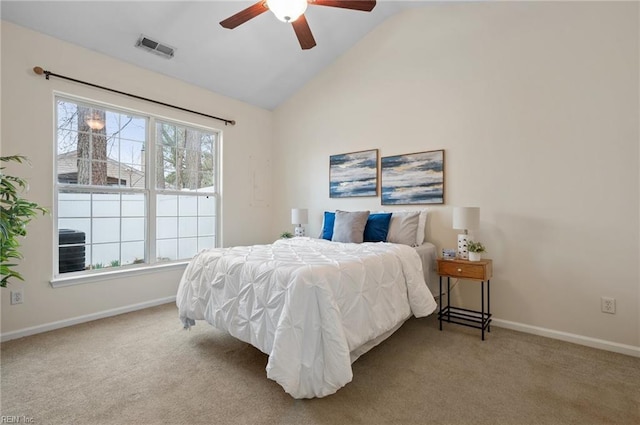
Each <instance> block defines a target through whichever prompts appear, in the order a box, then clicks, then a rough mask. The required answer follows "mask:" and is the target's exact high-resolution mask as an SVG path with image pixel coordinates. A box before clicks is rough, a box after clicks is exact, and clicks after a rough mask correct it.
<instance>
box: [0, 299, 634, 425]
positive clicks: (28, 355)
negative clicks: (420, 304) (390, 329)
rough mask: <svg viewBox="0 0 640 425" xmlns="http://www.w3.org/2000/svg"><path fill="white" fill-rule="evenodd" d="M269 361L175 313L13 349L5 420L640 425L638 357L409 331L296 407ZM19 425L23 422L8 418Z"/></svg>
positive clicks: (6, 365) (526, 338)
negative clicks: (270, 374)
mask: <svg viewBox="0 0 640 425" xmlns="http://www.w3.org/2000/svg"><path fill="white" fill-rule="evenodd" d="M266 363H267V356H266V355H264V354H263V353H261V352H260V351H258V350H257V349H255V348H253V347H251V346H249V345H247V344H244V343H242V342H240V341H238V340H236V339H234V338H232V337H230V336H228V335H226V334H224V333H223V332H220V331H217V330H215V329H214V328H212V327H211V326H210V325H208V324H206V323H204V322H202V323H198V325H197V326H195V327H194V328H193V329H192V330H191V331H184V330H183V329H182V326H181V324H180V322H179V320H178V317H177V309H176V308H175V305H173V304H167V305H164V306H159V307H155V308H151V309H147V310H143V311H139V312H135V313H129V314H125V315H121V316H117V317H112V318H108V319H103V320H99V321H95V322H90V323H86V324H82V325H77V326H73V327H69V328H65V329H60V330H56V331H52V332H48V333H44V334H40V335H35V336H31V337H27V338H22V339H19V340H15V341H9V342H6V343H3V344H2V357H1V367H2V369H1V375H2V384H1V385H2V386H1V390H2V393H1V397H2V399H1V407H2V415H3V416H2V419H3V421H4V422H7V416H18V417H19V419H20V420H21V422H20V423H25V422H26V423H32V424H88V425H93V424H96V425H102V424H216V425H217V424H491V425H496V424H514V425H521V424H536V425H538V424H630V425H631V424H639V423H640V358H635V357H630V356H624V355H621V354H615V353H611V352H606V351H600V350H596V349H592V348H588V347H583V346H579V345H574V344H569V343H565V342H560V341H556V340H552V339H547V338H543V337H538V336H533V335H528V334H523V333H519V332H514V331H510V330H506V329H501V328H497V327H493V328H492V331H491V333H490V334H489V335H488V337H487V340H486V341H484V342H482V341H481V340H480V337H479V331H477V330H475V329H470V328H465V327H461V326H455V325H446V324H445V329H444V331H443V332H440V331H439V330H438V325H437V321H436V318H435V316H434V315H432V316H430V317H428V318H424V319H410V320H409V321H407V322H406V323H405V324H404V325H403V326H402V327H401V328H400V329H399V330H398V331H397V332H396V333H395V334H394V335H392V336H391V338H389V339H388V340H386V341H385V342H383V343H382V344H381V345H379V346H378V347H376V348H374V349H373V350H372V351H370V352H369V353H367V354H365V355H364V356H362V357H361V358H360V359H359V360H358V361H357V362H355V363H354V364H353V374H354V378H353V381H352V382H351V383H349V384H348V385H347V386H346V387H344V388H342V389H341V390H339V391H338V392H337V393H336V394H334V395H332V396H329V397H325V398H322V399H312V400H294V399H292V398H291V397H290V396H289V395H287V394H286V393H284V391H283V390H282V388H281V387H280V386H279V385H278V384H276V383H275V382H273V381H270V380H268V379H267V378H266V372H265V366H266ZM9 419H11V418H9Z"/></svg>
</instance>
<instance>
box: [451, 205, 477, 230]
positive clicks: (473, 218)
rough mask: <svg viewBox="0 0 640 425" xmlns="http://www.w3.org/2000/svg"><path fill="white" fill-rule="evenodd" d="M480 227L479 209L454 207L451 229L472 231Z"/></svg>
mask: <svg viewBox="0 0 640 425" xmlns="http://www.w3.org/2000/svg"><path fill="white" fill-rule="evenodd" d="M478 227H480V208H478V207H454V208H453V228H454V229H464V230H474V229H477V228H478Z"/></svg>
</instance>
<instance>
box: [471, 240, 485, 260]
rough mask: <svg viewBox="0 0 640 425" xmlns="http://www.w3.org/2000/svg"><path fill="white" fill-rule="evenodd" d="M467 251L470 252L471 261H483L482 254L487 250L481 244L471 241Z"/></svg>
mask: <svg viewBox="0 0 640 425" xmlns="http://www.w3.org/2000/svg"><path fill="white" fill-rule="evenodd" d="M467 251H469V261H480V260H481V259H482V253H483V252H485V251H486V248H485V247H484V245H482V243H481V242H474V241H469V243H468V244H467Z"/></svg>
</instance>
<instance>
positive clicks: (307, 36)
mask: <svg viewBox="0 0 640 425" xmlns="http://www.w3.org/2000/svg"><path fill="white" fill-rule="evenodd" d="M291 25H293V30H294V31H295V32H296V36H297V37H298V41H299V42H300V47H302V49H303V50H306V49H311V48H312V47H314V46H315V45H316V40H315V39H314V38H313V34H311V28H309V23H308V22H307V18H305V17H304V15H300V17H299V18H298V19H296V20H295V21H293V22H292V23H291Z"/></svg>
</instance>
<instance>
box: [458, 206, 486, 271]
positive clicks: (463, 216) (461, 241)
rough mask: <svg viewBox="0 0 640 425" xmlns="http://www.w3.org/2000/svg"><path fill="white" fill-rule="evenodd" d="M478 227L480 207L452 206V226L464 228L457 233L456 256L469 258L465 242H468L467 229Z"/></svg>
mask: <svg viewBox="0 0 640 425" xmlns="http://www.w3.org/2000/svg"><path fill="white" fill-rule="evenodd" d="M478 227H480V208H478V207H454V208H453V228H454V229H460V230H464V233H461V234H459V235H458V258H462V259H463V260H468V259H469V251H468V250H467V244H468V243H469V230H475V229H477V228H478Z"/></svg>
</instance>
